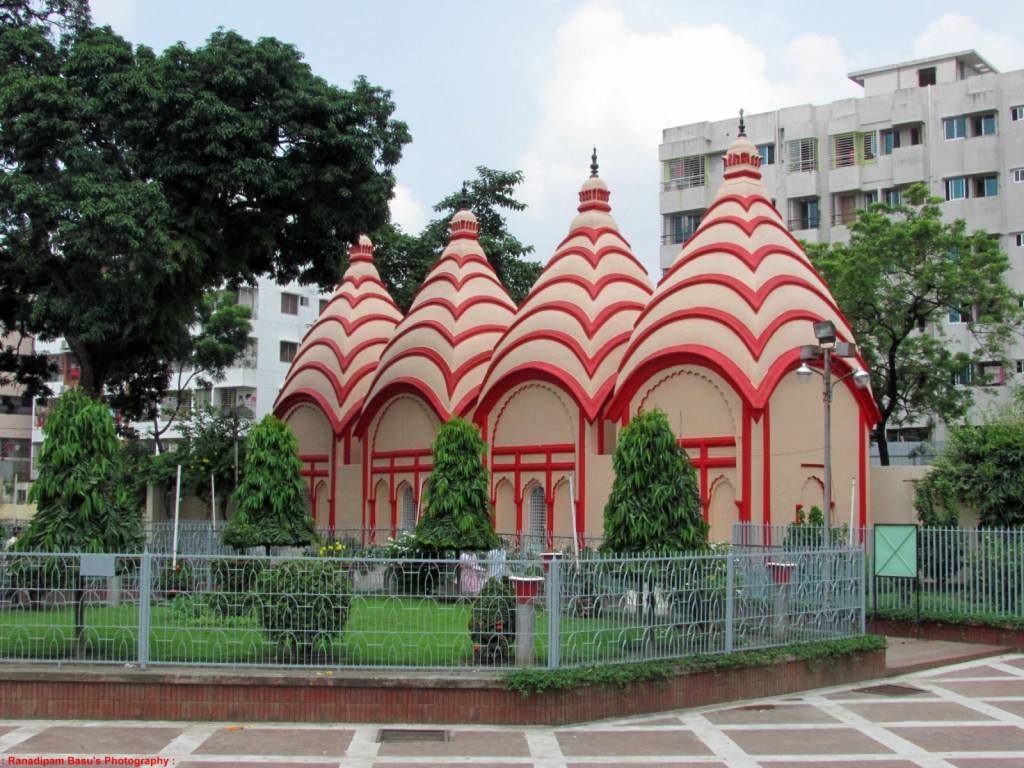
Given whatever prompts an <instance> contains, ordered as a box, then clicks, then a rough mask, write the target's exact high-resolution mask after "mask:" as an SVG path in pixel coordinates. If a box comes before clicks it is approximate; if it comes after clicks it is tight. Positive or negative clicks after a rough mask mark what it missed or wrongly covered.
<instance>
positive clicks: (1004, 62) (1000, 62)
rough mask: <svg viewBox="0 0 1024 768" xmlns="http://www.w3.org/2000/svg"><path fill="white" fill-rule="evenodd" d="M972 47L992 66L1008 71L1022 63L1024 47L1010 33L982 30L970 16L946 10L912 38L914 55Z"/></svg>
mask: <svg viewBox="0 0 1024 768" xmlns="http://www.w3.org/2000/svg"><path fill="white" fill-rule="evenodd" d="M970 49H974V50H976V51H977V52H978V53H980V54H981V55H982V56H984V57H985V58H986V59H988V61H990V62H991V63H992V64H993V66H996V67H997V68H999V69H1001V70H1003V71H1009V70H1012V69H1017V68H1019V67H1022V66H1024V49H1022V48H1021V46H1020V44H1019V43H1018V42H1017V41H1016V40H1015V39H1014V38H1013V37H1011V36H1010V35H1007V34H1004V33H1002V32H993V31H987V30H982V29H981V28H980V27H979V26H978V25H977V24H976V23H975V22H974V20H973V19H972V18H971V17H969V16H964V15H962V14H958V13H947V14H945V15H944V16H940V17H939V18H937V19H935V21H933V22H932V23H931V24H929V25H928V26H927V27H926V28H925V30H924V32H922V33H921V34H920V35H918V37H917V38H916V39H915V40H914V47H913V51H914V56H915V57H916V58H925V57H927V56H938V55H941V54H944V53H953V52H954V51H964V50H970Z"/></svg>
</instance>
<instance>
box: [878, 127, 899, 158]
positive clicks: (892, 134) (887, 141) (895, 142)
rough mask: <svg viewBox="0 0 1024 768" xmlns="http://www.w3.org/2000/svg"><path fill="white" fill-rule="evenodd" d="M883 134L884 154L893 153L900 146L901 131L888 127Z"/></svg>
mask: <svg viewBox="0 0 1024 768" xmlns="http://www.w3.org/2000/svg"><path fill="white" fill-rule="evenodd" d="M881 134H882V154H883V155H891V154H892V151H893V150H894V149H898V148H899V146H900V132H899V131H897V130H895V129H894V128H887V129H885V130H884V131H881Z"/></svg>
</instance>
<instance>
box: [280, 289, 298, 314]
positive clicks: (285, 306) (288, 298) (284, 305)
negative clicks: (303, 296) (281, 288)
mask: <svg viewBox="0 0 1024 768" xmlns="http://www.w3.org/2000/svg"><path fill="white" fill-rule="evenodd" d="M281 314H283V315H297V314H299V297H298V295H297V294H294V293H282V294H281Z"/></svg>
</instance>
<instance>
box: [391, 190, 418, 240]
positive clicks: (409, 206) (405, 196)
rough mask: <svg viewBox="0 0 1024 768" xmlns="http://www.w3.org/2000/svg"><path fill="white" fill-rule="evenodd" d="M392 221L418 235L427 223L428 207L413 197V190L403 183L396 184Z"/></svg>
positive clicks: (408, 231) (392, 204)
mask: <svg viewBox="0 0 1024 768" xmlns="http://www.w3.org/2000/svg"><path fill="white" fill-rule="evenodd" d="M389 206H390V208H391V221H393V222H394V223H395V224H397V225H398V226H400V227H401V228H402V231H403V232H405V233H407V234H410V235H418V234H419V233H420V231H422V229H423V227H425V226H426V224H427V209H426V207H425V206H424V205H423V203H421V202H420V201H419V200H417V199H416V198H415V197H413V194H412V191H411V190H410V189H409V188H408V187H403V186H402V185H401V184H396V185H395V196H394V197H393V198H392V200H391V202H390V204H389Z"/></svg>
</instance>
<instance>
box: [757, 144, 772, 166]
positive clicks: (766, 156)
mask: <svg viewBox="0 0 1024 768" xmlns="http://www.w3.org/2000/svg"><path fill="white" fill-rule="evenodd" d="M757 154H759V155H760V156H761V165H775V145H774V144H759V145H758V147H757Z"/></svg>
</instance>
